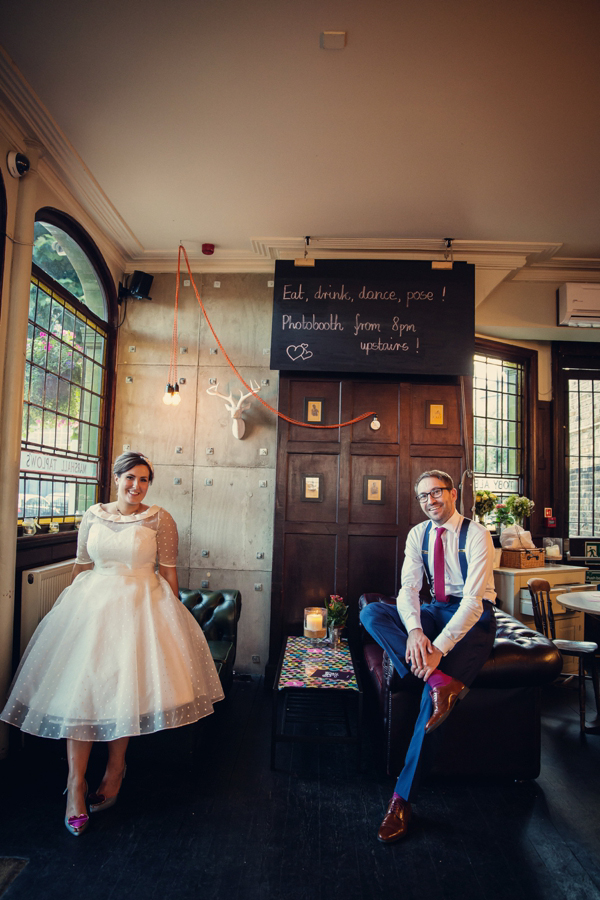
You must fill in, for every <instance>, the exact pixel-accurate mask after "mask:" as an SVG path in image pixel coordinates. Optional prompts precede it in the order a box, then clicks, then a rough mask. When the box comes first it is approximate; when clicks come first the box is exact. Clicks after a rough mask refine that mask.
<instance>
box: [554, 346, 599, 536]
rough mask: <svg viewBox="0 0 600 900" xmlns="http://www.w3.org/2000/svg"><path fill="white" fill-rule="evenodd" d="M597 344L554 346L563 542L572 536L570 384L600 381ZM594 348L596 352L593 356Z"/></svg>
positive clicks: (558, 521) (559, 514)
mask: <svg viewBox="0 0 600 900" xmlns="http://www.w3.org/2000/svg"><path fill="white" fill-rule="evenodd" d="M597 347H598V344H597V343H596V342H590V343H588V342H583V341H554V342H553V343H552V384H553V391H554V397H555V400H556V421H555V429H554V455H555V459H556V460H557V462H558V463H559V464H558V465H556V467H555V469H556V474H555V479H554V496H555V497H556V513H555V515H556V524H557V529H556V532H557V534H559V535H561V536H562V537H563V538H564V539H566V540H569V539H570V538H571V537H579V535H571V534H569V472H568V469H567V441H568V434H569V398H568V390H569V380H570V379H578V380H586V381H595V380H597V379H600V363H599V362H598V350H597ZM594 348H596V350H595V352H594Z"/></svg>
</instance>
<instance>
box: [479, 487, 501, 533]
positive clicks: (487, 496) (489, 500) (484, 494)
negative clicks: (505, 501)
mask: <svg viewBox="0 0 600 900" xmlns="http://www.w3.org/2000/svg"><path fill="white" fill-rule="evenodd" d="M497 502H498V497H497V496H496V494H494V493H492V491H477V492H476V494H475V515H476V516H477V518H478V520H479V522H480V524H481V525H485V521H484V520H485V517H486V516H487V514H488V513H491V512H493V510H494V509H495V508H496V504H497Z"/></svg>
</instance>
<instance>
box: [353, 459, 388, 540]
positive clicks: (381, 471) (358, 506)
mask: <svg viewBox="0 0 600 900" xmlns="http://www.w3.org/2000/svg"><path fill="white" fill-rule="evenodd" d="M365 476H369V477H371V478H379V477H382V476H383V477H384V478H385V489H384V496H383V500H384V503H383V504H381V505H380V504H375V503H364V495H363V483H364V477H365ZM350 482H351V488H350V517H349V518H350V522H352V523H353V524H354V523H370V524H375V523H382V524H386V525H395V524H397V522H398V513H397V510H398V457H397V455H396V456H375V457H369V456H352V457H351V476H350Z"/></svg>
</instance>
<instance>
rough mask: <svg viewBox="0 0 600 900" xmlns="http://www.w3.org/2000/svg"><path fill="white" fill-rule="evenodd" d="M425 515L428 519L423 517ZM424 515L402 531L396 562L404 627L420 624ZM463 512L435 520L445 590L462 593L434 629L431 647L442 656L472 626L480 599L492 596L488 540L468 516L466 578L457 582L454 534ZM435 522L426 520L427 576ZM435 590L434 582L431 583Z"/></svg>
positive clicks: (480, 609)
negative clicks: (403, 538)
mask: <svg viewBox="0 0 600 900" xmlns="http://www.w3.org/2000/svg"><path fill="white" fill-rule="evenodd" d="M427 521H428V520H427ZM427 521H425V522H419V524H418V525H415V527H414V528H411V530H410V531H409V533H408V537H407V538H406V548H405V551H404V563H403V564H402V587H401V589H400V593H399V594H398V599H397V601H396V604H397V607H398V613H399V614H400V618H401V619H402V621H403V623H404V627H405V628H406V630H407V631H408V632H410V631H411V630H412V629H413V628H420V627H421V611H420V604H419V591H420V590H421V587H422V584H423V575H424V568H423V556H422V546H423V535H424V532H425V529H426V527H427ZM462 521H463V516H461V514H460V513H459V512H458V510H455V511H454V513H453V514H452V515H451V516H450V518H449V519H448V521H447V522H444V524H443V525H440V526H439V527H440V528H445V529H446V530H445V533H444V534H443V535H442V541H443V543H444V563H445V573H446V585H445V587H446V594H447V595H452V596H454V597H462V600H461V602H460V605H459V607H458V609H457V610H456V612H455V613H454V615H453V616H452V618H451V619H450V621H449V622H448V623H447V625H446V626H445V628H443V629H442V631H441V632H440V633H439V634H438V636H437V637H436V638H435V640H434V641H432V643H433V645H434V647H435V648H436V649H437V650H440V651H441V652H442V654H443V655H444V656H446V654H447V653H448V652H449V651H450V650H452V648H453V647H454V645H455V644H457V643H458V641H460V639H461V638H462V637H464V635H465V634H466V633H467V631H469V629H470V628H472V627H473V625H474V624H475V622H477V620H478V619H479V617H480V616H481V614H482V612H483V603H482V601H483V600H490V601H491V602H492V603H494V602H495V599H496V591H495V590H494V575H493V568H494V545H493V543H492V537H491V535H490V533H489V531H488V530H487V529H486V528H484V527H483V525H479V523H478V522H471V524H470V525H469V530H468V532H467V541H466V544H465V552H466V556H467V562H468V570H467V580H466V581H465V582H464V583H463V577H462V571H461V568H460V563H459V560H458V537H459V532H460V526H461V524H462ZM437 531H438V526H436V525H434V523H433V522H432V523H431V530H430V532H429V547H428V548H427V549H428V551H429V555H428V560H429V570H430V573H431V578H432V581H433V545H434V543H435V538H436V534H437ZM433 590H434V591H435V583H434V584H433Z"/></svg>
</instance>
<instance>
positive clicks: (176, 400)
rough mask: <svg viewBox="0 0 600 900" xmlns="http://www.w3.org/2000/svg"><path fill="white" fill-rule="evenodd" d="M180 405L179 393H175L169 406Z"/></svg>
mask: <svg viewBox="0 0 600 900" xmlns="http://www.w3.org/2000/svg"><path fill="white" fill-rule="evenodd" d="M180 403H181V394H180V393H179V391H175V393H174V394H173V396H172V397H171V406H179V404H180Z"/></svg>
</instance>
